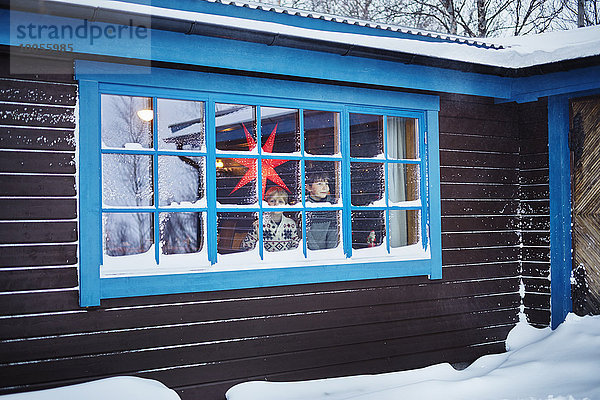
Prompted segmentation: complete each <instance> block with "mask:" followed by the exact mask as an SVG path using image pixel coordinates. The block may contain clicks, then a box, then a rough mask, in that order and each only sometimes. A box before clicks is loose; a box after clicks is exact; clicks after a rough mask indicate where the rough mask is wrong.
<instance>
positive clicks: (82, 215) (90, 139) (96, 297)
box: [79, 80, 102, 307]
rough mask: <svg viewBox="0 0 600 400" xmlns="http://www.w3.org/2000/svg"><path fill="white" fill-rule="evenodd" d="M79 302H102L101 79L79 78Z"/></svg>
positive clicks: (98, 303) (91, 303)
mask: <svg viewBox="0 0 600 400" xmlns="http://www.w3.org/2000/svg"><path fill="white" fill-rule="evenodd" d="M79 93H80V104H79V109H80V115H79V154H81V155H82V156H81V157H80V159H79V163H80V164H79V198H80V202H79V235H80V237H79V240H80V246H86V247H87V249H88V250H87V251H86V252H85V254H83V253H81V254H80V256H79V304H80V305H81V306H82V307H89V306H99V305H100V264H101V263H102V213H101V212H100V210H101V204H100V202H101V199H102V196H101V193H102V191H101V184H102V183H101V180H100V179H98V176H100V152H99V151H98V149H99V148H100V104H99V103H100V95H99V94H98V82H94V81H86V80H80V81H79Z"/></svg>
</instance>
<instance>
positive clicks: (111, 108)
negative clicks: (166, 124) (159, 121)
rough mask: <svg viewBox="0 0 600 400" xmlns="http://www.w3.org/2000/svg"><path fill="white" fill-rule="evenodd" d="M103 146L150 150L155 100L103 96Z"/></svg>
mask: <svg viewBox="0 0 600 400" xmlns="http://www.w3.org/2000/svg"><path fill="white" fill-rule="evenodd" d="M101 109H102V117H101V118H102V120H101V124H102V147H118V148H151V147H152V119H153V118H154V111H153V110H152V99H151V98H150V97H132V96H115V95H108V94H103V95H102V96H101Z"/></svg>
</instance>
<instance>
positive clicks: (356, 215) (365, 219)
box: [351, 210, 385, 249]
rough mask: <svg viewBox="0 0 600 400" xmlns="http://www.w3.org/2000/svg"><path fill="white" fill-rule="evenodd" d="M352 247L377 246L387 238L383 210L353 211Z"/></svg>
mask: <svg viewBox="0 0 600 400" xmlns="http://www.w3.org/2000/svg"><path fill="white" fill-rule="evenodd" d="M351 219H352V248H353V249H364V248H367V247H376V246H379V245H381V244H382V243H383V241H384V239H385V220H384V212H383V210H360V211H352V217H351Z"/></svg>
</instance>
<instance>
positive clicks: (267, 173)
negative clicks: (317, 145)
mask: <svg viewBox="0 0 600 400" xmlns="http://www.w3.org/2000/svg"><path fill="white" fill-rule="evenodd" d="M242 126H243V127H244V133H245V134H246V141H247V142H248V148H249V149H250V151H252V150H254V148H255V147H256V142H255V141H254V138H253V137H252V136H251V135H250V132H248V129H246V125H244V124H242ZM276 133H277V124H275V128H273V131H272V132H271V134H270V135H269V138H268V139H267V141H266V142H265V144H264V145H263V146H262V151H263V152H265V153H272V152H273V144H274V143H275V134H276ZM233 160H234V161H235V162H237V163H239V164H242V165H243V166H244V167H246V168H248V171H246V173H245V174H244V176H242V179H240V181H239V182H238V184H237V185H236V187H235V188H233V190H232V191H231V193H229V194H230V195H231V194H232V193H233V192H235V191H236V190H238V189H239V188H241V187H242V186H244V185H246V184H248V183H250V182H252V181H253V180H255V179H256V176H257V175H258V168H257V163H256V161H255V160H254V159H252V158H234V159H233ZM288 161H289V160H280V159H278V160H274V159H264V160H261V169H262V196H263V198H264V196H265V188H266V186H267V179H268V180H270V181H271V182H273V183H275V184H276V185H278V186H281V187H282V188H284V189H285V190H287V191H288V192H289V191H290V189H288V188H287V186H286V185H285V182H284V181H283V179H281V177H280V176H279V174H277V172H276V171H275V167H278V166H280V165H281V164H284V163H286V162H288Z"/></svg>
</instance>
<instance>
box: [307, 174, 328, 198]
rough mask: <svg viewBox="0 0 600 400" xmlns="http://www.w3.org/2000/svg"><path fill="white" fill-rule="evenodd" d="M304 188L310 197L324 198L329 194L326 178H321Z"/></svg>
mask: <svg viewBox="0 0 600 400" xmlns="http://www.w3.org/2000/svg"><path fill="white" fill-rule="evenodd" d="M306 190H307V191H308V193H309V194H310V196H311V197H313V198H315V199H319V200H321V199H324V198H325V197H327V195H328V194H329V182H327V179H321V180H318V181H316V182H313V183H309V184H307V185H306Z"/></svg>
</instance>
